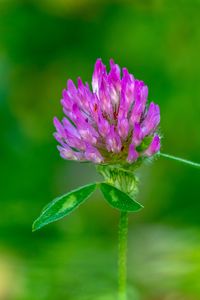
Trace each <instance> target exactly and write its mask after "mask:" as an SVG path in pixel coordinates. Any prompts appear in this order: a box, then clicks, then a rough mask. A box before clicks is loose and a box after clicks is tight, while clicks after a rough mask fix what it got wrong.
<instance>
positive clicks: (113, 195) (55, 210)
mask: <svg viewBox="0 0 200 300" xmlns="http://www.w3.org/2000/svg"><path fill="white" fill-rule="evenodd" d="M98 171H99V172H100V173H101V174H102V175H103V176H104V178H105V181H104V182H99V183H92V184H88V185H85V186H82V187H79V188H78V189H75V190H73V191H71V192H69V193H67V194H65V195H63V196H60V197H57V198H56V199H54V200H53V201H52V202H50V203H49V204H47V205H46V206H45V207H44V209H43V210H42V212H41V215H40V216H39V217H38V218H37V219H36V221H35V222H34V223H33V231H36V230H38V229H40V228H42V227H43V226H45V225H47V224H49V223H52V222H54V221H57V220H59V219H61V218H63V217H65V216H67V215H69V214H70V213H71V212H72V211H74V210H75V209H76V208H77V207H78V206H79V205H80V204H81V203H83V202H84V201H85V200H86V199H88V198H89V196H91V194H92V193H93V192H94V191H95V190H96V189H97V188H100V190H101V192H102V194H103V196H104V198H105V200H106V201H107V202H108V203H109V204H110V205H111V206H112V207H113V208H115V209H118V210H120V211H126V212H136V211H139V210H140V209H141V208H142V207H143V206H142V205H141V204H140V203H138V202H137V201H135V194H136V192H137V183H138V181H137V178H136V177H135V175H134V174H133V173H132V172H131V171H130V170H125V169H123V168H120V167H119V166H117V167H116V166H101V167H98Z"/></svg>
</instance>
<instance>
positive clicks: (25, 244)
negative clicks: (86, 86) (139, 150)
mask: <svg viewBox="0 0 200 300" xmlns="http://www.w3.org/2000/svg"><path fill="white" fill-rule="evenodd" d="M199 41H200V2H199V0H190V1H189V0H188V1H187V0H176V1H174V0H165V1H164V0H143V1H142V0H137V1H128V0H127V1H126V0H124V1H123V0H121V1H120V0H118V1H100V0H99V1H97V0H96V1H94V0H93V1H92V0H91V1H90V0H82V1H81V0H56V1H53V0H32V1H31V0H30V1H28V0H27V1H25V0H24V1H22V0H21V1H20V0H0V122H1V139H0V140H1V146H0V154H1V155H0V168H1V169H0V170H1V172H0V176H1V179H0V182H1V198H0V199H1V200H0V208H1V214H0V299H1V300H57V299H59V300H62V299H63V300H64V299H65V300H94V299H95V300H114V299H116V289H117V263H116V260H117V224H118V212H117V211H114V210H113V209H111V208H110V207H109V206H108V205H107V204H106V203H105V202H104V201H103V198H102V196H101V195H100V194H98V193H97V194H95V196H94V197H93V198H92V199H90V200H89V201H87V203H85V204H84V205H82V206H81V207H80V209H78V210H77V211H75V212H74V213H73V214H72V215H70V216H69V217H68V218H65V219H64V220H62V221H59V222H57V223H54V224H51V225H49V226H47V227H46V228H44V229H43V230H41V231H40V232H36V233H32V232H31V225H32V222H33V220H34V219H35V218H36V217H37V216H38V214H39V213H40V210H41V209H42V207H43V206H44V205H45V204H47V203H48V202H49V201H50V200H52V199H53V198H54V197H56V196H57V195H60V194H62V193H65V192H66V191H69V190H70V189H71V188H74V187H77V186H79V185H80V184H83V183H88V182H90V181H94V178H96V176H97V175H96V173H95V170H94V168H93V166H90V165H85V164H84V165H81V164H76V163H73V162H66V161H64V160H62V159H61V158H60V157H59V154H58V151H57V150H56V142H55V140H54V139H53V137H52V133H53V131H54V128H53V125H52V118H53V116H54V115H57V116H61V115H62V109H61V106H60V101H59V100H60V98H61V91H62V89H63V88H64V87H65V85H66V80H67V79H68V78H72V79H75V80H76V78H77V77H78V76H81V77H82V78H83V80H84V81H88V82H90V81H91V76H92V71H93V65H94V62H95V60H96V58H97V57H101V58H102V59H103V60H104V62H105V63H106V64H108V60H109V58H110V57H112V58H114V59H115V61H116V62H117V63H118V64H119V65H121V66H126V67H127V68H128V69H129V71H130V72H132V73H133V74H134V76H135V77H137V78H139V79H143V80H144V81H145V82H146V84H148V86H149V90H150V95H149V99H151V100H153V101H155V102H156V103H158V104H159V105H160V107H161V117H162V122H161V129H162V134H163V141H162V148H163V152H167V153H171V154H175V155H178V156H181V157H184V158H187V159H191V160H194V161H200V134H199V132H200V84H199V82H200V71H199V70H200V60H199V53H200V42H199ZM139 177H140V193H139V195H138V200H139V201H141V202H142V203H143V204H144V206H145V209H144V210H142V211H141V212H140V213H138V214H133V215H131V216H130V231H129V264H128V272H129V299H130V300H198V299H200V201H199V200H200V192H199V179H200V172H199V170H197V169H193V168H191V167H188V166H184V165H181V164H179V163H177V162H173V161H167V160H166V159H164V158H162V159H159V160H157V161H155V162H154V164H152V165H148V166H144V167H142V168H141V169H140V171H139Z"/></svg>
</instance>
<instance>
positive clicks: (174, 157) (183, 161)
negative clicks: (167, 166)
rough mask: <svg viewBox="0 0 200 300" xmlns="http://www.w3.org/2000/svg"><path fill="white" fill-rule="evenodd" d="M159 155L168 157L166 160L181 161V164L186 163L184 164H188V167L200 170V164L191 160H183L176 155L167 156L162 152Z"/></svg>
mask: <svg viewBox="0 0 200 300" xmlns="http://www.w3.org/2000/svg"><path fill="white" fill-rule="evenodd" d="M159 155H160V156H163V157H166V158H169V159H173V160H176V161H179V162H181V163H184V164H188V165H190V166H193V167H196V168H200V164H199V163H196V162H193V161H191V160H187V159H183V158H180V157H176V156H174V155H170V154H166V153H161V152H160V153H159Z"/></svg>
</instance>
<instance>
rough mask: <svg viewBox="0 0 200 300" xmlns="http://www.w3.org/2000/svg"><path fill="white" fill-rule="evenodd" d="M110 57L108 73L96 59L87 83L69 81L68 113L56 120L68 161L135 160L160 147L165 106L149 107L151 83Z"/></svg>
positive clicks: (66, 92) (58, 137) (65, 103)
mask: <svg viewBox="0 0 200 300" xmlns="http://www.w3.org/2000/svg"><path fill="white" fill-rule="evenodd" d="M120 73H121V71H120V67H119V66H118V65H117V64H115V63H114V61H113V60H112V59H111V60H110V72H109V73H107V71H106V67H105V65H104V64H103V63H102V61H101V59H97V61H96V64H95V67H94V73H93V76H92V91H91V90H90V87H89V85H88V83H86V84H85V85H84V84H83V82H82V80H81V78H78V84H77V87H76V86H75V84H74V83H73V81H72V80H70V79H69V80H68V81H67V89H64V91H63V97H62V100H61V104H62V106H63V111H64V114H65V117H64V118H63V119H62V121H61V122H60V121H59V120H58V119H57V118H56V117H55V118H54V125H55V127H56V133H55V134H54V136H55V138H56V140H57V141H58V142H59V144H60V146H58V150H59V151H60V155H61V156H62V157H63V158H64V159H68V160H79V161H92V162H94V163H96V164H101V163H121V162H122V163H123V162H128V163H133V162H136V161H137V160H138V159H139V158H145V157H150V156H152V155H154V154H155V153H157V152H158V151H159V150H160V137H159V135H158V134H157V133H156V131H157V128H158V125H159V122H160V109H159V106H158V105H156V104H155V103H154V102H151V103H150V105H149V106H147V97H148V87H147V86H146V85H145V84H144V82H143V81H141V80H138V79H135V78H134V77H133V75H132V74H130V73H129V72H128V70H127V69H126V68H123V69H122V76H121V74H120Z"/></svg>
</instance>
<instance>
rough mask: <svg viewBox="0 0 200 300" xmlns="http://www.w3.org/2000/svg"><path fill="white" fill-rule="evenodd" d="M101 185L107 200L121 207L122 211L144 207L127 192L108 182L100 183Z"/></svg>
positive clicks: (131, 210)
mask: <svg viewBox="0 0 200 300" xmlns="http://www.w3.org/2000/svg"><path fill="white" fill-rule="evenodd" d="M99 187H100V190H101V192H102V194H103V196H104V198H105V200H106V201H107V202H108V203H109V204H110V205H111V206H112V207H114V208H116V209H119V210H120V211H127V212H136V211H139V210H140V209H142V208H143V206H142V205H141V204H140V203H138V202H137V201H135V200H134V199H133V198H132V197H130V196H129V195H128V194H127V193H125V192H122V191H121V190H119V189H118V188H116V187H114V186H112V185H110V184H108V183H105V182H103V183H100V184H99Z"/></svg>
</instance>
